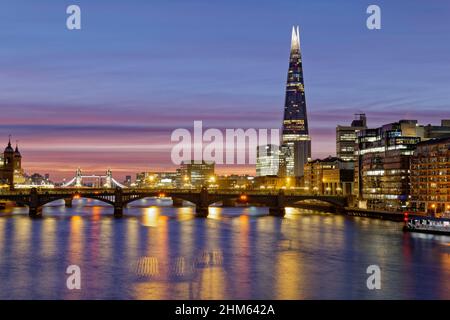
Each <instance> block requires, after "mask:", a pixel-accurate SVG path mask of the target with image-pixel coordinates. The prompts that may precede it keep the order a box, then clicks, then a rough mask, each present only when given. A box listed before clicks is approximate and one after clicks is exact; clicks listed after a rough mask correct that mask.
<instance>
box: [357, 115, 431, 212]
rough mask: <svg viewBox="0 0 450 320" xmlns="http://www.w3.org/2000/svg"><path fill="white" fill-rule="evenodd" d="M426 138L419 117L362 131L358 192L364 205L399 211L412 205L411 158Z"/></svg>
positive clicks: (360, 202)
mask: <svg viewBox="0 0 450 320" xmlns="http://www.w3.org/2000/svg"><path fill="white" fill-rule="evenodd" d="M421 139H423V126H419V125H418V124H417V120H401V121H399V122H394V123H390V124H386V125H383V126H382V127H379V128H376V129H364V130H361V131H359V132H358V135H357V140H356V144H355V151H356V155H357V161H355V189H354V190H355V192H356V196H357V197H358V199H359V205H360V207H362V208H367V209H376V210H389V211H399V210H403V209H405V208H406V206H407V205H408V200H409V194H410V178H409V177H410V175H409V173H410V169H409V165H410V158H411V155H412V154H413V153H414V150H415V148H416V145H417V143H419V142H420V141H421Z"/></svg>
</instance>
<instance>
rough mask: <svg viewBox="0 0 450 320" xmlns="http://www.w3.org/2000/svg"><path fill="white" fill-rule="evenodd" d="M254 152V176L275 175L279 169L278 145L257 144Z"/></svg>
mask: <svg viewBox="0 0 450 320" xmlns="http://www.w3.org/2000/svg"><path fill="white" fill-rule="evenodd" d="M256 153H257V154H256V176H257V177H262V176H273V175H277V174H278V171H279V169H280V146H278V145H274V144H268V145H263V146H258V148H257V152H256Z"/></svg>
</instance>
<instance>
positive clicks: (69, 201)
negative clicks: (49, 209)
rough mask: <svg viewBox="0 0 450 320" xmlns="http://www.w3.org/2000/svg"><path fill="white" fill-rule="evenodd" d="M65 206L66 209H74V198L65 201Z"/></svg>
mask: <svg viewBox="0 0 450 320" xmlns="http://www.w3.org/2000/svg"><path fill="white" fill-rule="evenodd" d="M64 205H65V207H66V208H72V197H70V198H65V199H64Z"/></svg>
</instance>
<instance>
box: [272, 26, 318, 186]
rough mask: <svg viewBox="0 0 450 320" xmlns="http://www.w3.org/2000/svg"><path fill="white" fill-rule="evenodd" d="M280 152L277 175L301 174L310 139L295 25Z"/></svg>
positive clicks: (293, 175) (309, 149)
mask: <svg viewBox="0 0 450 320" xmlns="http://www.w3.org/2000/svg"><path fill="white" fill-rule="evenodd" d="M281 154H282V161H281V165H280V172H279V175H281V176H292V177H302V176H303V166H304V164H305V163H306V162H307V161H308V159H310V158H311V138H310V137H309V131H308V117H307V113H306V99H305V87H304V83H303V68H302V55H301V51H300V34H299V29H298V27H297V28H295V27H292V38H291V53H290V57H289V70H288V76H287V83H286V100H285V103H284V118H283V133H282V141H281Z"/></svg>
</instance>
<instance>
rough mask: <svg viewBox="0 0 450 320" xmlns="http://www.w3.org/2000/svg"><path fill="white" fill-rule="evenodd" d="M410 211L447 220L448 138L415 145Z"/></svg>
mask: <svg viewBox="0 0 450 320" xmlns="http://www.w3.org/2000/svg"><path fill="white" fill-rule="evenodd" d="M411 208H412V209H413V210H414V211H419V212H426V213H428V214H431V215H434V214H436V215H446V216H450V134H448V138H439V139H431V140H428V141H424V142H420V143H419V144H417V148H416V150H415V151H414V154H413V156H412V157H411Z"/></svg>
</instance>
